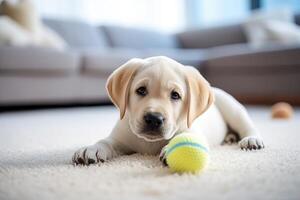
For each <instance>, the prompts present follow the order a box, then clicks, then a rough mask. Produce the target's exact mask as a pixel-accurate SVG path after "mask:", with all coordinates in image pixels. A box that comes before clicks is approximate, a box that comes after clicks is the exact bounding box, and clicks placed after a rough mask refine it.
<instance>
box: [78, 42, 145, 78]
mask: <svg viewBox="0 0 300 200" xmlns="http://www.w3.org/2000/svg"><path fill="white" fill-rule="evenodd" d="M131 58H141V54H140V52H139V51H138V50H134V49H118V48H113V49H106V50H89V51H88V50H86V51H84V52H82V62H83V69H82V71H83V73H84V74H88V75H96V76H102V77H108V76H109V75H110V74H111V73H112V72H113V71H114V70H115V69H117V68H118V67H120V66H121V65H122V64H124V63H125V62H127V61H128V60H130V59H131Z"/></svg>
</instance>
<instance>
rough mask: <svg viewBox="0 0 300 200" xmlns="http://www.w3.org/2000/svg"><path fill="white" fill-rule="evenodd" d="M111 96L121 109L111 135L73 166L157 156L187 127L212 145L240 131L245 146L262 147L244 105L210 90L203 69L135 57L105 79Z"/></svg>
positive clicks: (80, 154)
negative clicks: (129, 155)
mask: <svg viewBox="0 0 300 200" xmlns="http://www.w3.org/2000/svg"><path fill="white" fill-rule="evenodd" d="M107 91H108V94H109V96H110V98H111V100H112V102H113V103H114V105H115V106H116V107H118V109H119V111H120V120H118V122H117V123H116V125H115V127H114V128H113V130H112V132H111V134H110V135H109V136H108V137H107V138H106V139H103V140H100V141H99V142H97V143H96V144H94V145H91V146H87V147H84V148H81V149H79V150H78V151H77V152H75V154H74V156H73V158H72V160H73V163H75V164H85V165H88V164H92V163H99V162H105V161H107V160H110V159H112V158H115V157H117V156H120V155H125V154H126V155H128V154H132V153H142V154H148V155H158V154H159V153H160V156H161V158H162V161H164V146H165V145H166V144H167V143H168V141H169V140H170V139H172V138H173V137H174V136H175V135H177V134H180V133H182V132H186V131H192V132H193V133H194V134H203V135H205V137H206V138H207V142H208V144H209V145H210V146H214V145H219V144H221V143H222V142H223V140H224V138H225V136H226V134H227V133H228V131H229V128H230V130H233V131H234V132H236V133H237V134H238V135H239V137H240V138H241V141H240V142H239V146H240V148H241V149H246V150H256V149H262V148H264V144H263V141H262V139H261V137H260V135H259V133H258V131H257V129H256V128H255V126H254V124H253V122H252V121H251V119H250V117H249V115H248V113H247V111H246V109H245V108H244V107H243V106H242V105H241V104H240V103H239V102H238V101H236V100H235V99H234V98H233V97H232V96H230V95H229V94H227V93H226V92H224V91H222V90H220V89H217V88H212V87H211V86H210V85H209V83H208V82H207V81H206V80H205V79H204V78H203V76H201V74H200V73H199V71H197V70H196V69H195V68H193V67H190V66H183V65H182V64H180V63H178V62H176V61H174V60H172V59H170V58H167V57H162V56H159V57H151V58H147V59H136V58H135V59H131V60H129V61H128V62H127V63H125V64H124V65H122V66H121V67H120V68H118V69H117V70H115V71H114V72H113V73H112V75H111V76H110V77H109V79H108V81H107Z"/></svg>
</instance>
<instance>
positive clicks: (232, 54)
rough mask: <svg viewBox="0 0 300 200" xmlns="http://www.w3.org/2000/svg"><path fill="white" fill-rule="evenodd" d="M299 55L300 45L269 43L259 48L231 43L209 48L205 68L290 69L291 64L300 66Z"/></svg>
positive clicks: (236, 70)
mask: <svg viewBox="0 0 300 200" xmlns="http://www.w3.org/2000/svg"><path fill="white" fill-rule="evenodd" d="M299 56H300V45H295V46H281V45H269V46H266V47H265V48H258V49H257V48H253V47H251V46H250V45H246V44H243V45H230V46H224V47H218V48H212V49H210V50H207V51H206V58H207V61H206V62H205V70H207V71H210V72H211V73H214V72H218V73H247V72H255V73H258V72H266V73H272V71H274V70H275V69H278V70H285V71H288V70H289V69H288V68H289V67H291V66H298V67H299V66H300V59H299ZM297 69H299V70H300V68H297ZM270 70H271V71H270Z"/></svg>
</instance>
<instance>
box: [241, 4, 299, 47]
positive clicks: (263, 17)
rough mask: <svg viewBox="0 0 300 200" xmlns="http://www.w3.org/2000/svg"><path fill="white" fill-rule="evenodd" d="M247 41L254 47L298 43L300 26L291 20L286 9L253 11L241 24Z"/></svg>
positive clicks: (289, 13) (291, 16)
mask: <svg viewBox="0 0 300 200" xmlns="http://www.w3.org/2000/svg"><path fill="white" fill-rule="evenodd" d="M243 27H244V30H245V33H246V37H247V39H248V42H249V43H250V44H251V45H252V46H255V47H262V46H265V45H268V44H272V43H277V44H282V45H290V44H296V43H300V28H299V27H298V26H297V25H296V24H294V22H293V14H292V12H290V11H289V10H287V9H283V10H279V11H278V10H277V11H272V12H261V11H260V12H255V13H254V14H253V15H252V16H251V17H250V18H249V19H248V20H247V21H246V22H245V23H244V25H243Z"/></svg>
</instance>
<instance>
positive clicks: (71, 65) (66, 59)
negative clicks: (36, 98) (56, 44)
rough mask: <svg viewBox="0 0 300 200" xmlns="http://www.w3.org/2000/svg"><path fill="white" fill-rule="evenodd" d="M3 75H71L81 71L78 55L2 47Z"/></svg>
mask: <svg viewBox="0 0 300 200" xmlns="http://www.w3.org/2000/svg"><path fill="white" fill-rule="evenodd" d="M0 60H1V62H0V71H1V73H3V72H6V73H28V74H32V73H44V74H49V75H50V74H59V73H71V72H75V71H77V70H78V69H79V64H80V59H79V56H78V55H77V54H76V53H73V52H63V51H57V50H53V49H48V48H40V47H30V46H27V47H11V46H0Z"/></svg>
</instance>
